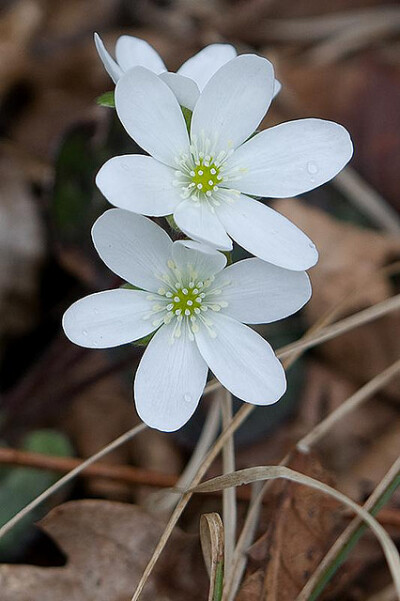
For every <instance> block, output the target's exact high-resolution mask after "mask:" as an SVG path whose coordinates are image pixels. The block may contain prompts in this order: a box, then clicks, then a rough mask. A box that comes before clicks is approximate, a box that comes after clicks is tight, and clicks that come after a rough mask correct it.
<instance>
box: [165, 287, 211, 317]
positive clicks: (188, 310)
mask: <svg viewBox="0 0 400 601" xmlns="http://www.w3.org/2000/svg"><path fill="white" fill-rule="evenodd" d="M201 294H202V293H201V292H200V290H199V289H198V288H182V289H180V290H177V291H176V292H175V294H174V297H173V298H171V305H172V308H171V309H170V310H171V311H172V312H173V313H175V315H182V316H190V315H195V314H198V313H199V312H200V306H201V302H202V296H200V295H201ZM203 296H204V295H203Z"/></svg>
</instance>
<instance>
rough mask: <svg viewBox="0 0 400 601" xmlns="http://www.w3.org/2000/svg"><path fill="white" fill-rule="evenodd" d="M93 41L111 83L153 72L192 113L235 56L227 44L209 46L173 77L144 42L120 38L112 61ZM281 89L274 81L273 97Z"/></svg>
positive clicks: (96, 37)
mask: <svg viewBox="0 0 400 601" xmlns="http://www.w3.org/2000/svg"><path fill="white" fill-rule="evenodd" d="M94 41H95V44H96V49H97V52H98V53H99V56H100V58H101V60H102V63H103V65H104V67H105V69H106V71H107V73H108V74H109V76H110V77H111V79H112V80H113V82H114V83H117V81H118V80H119V79H120V78H121V77H122V75H123V74H124V73H126V72H127V71H129V69H132V67H139V66H141V67H146V69H149V70H150V71H153V73H155V74H156V75H159V76H160V78H161V79H162V80H163V81H164V82H165V83H166V84H167V85H168V87H170V88H171V90H172V91H173V92H174V94H175V96H176V98H177V100H178V102H179V104H180V105H181V106H184V107H186V108H188V109H190V110H191V111H192V110H193V108H194V105H195V104H196V101H197V99H198V97H199V96H200V92H201V91H202V90H203V88H204V86H205V85H206V83H207V82H208V81H209V80H210V79H211V77H212V76H213V75H214V73H216V72H217V71H218V69H220V67H222V66H223V65H225V63H227V62H228V61H230V60H232V59H233V58H235V56H237V52H236V50H235V48H234V47H233V46H231V45H230V44H210V45H209V46H206V47H205V48H203V49H202V50H200V52H198V53H197V54H195V55H194V56H192V57H190V58H189V59H188V60H187V61H185V62H184V63H183V65H181V66H180V67H179V69H178V71H177V72H176V73H171V72H167V68H166V66H165V64H164V61H163V60H162V58H161V56H160V55H159V54H158V52H157V51H156V50H154V48H153V47H152V46H151V45H150V44H149V43H148V42H146V40H142V39H140V38H136V37H134V36H130V35H122V36H120V37H119V38H118V40H117V43H116V45H115V56H116V59H117V60H114V59H113V58H112V56H111V55H110V53H109V52H108V51H107V49H106V48H105V46H104V44H103V41H102V39H101V38H100V36H99V35H98V34H97V33H95V34H94ZM280 89H281V84H280V83H279V81H278V80H275V88H274V96H276V95H277V94H278V93H279V91H280Z"/></svg>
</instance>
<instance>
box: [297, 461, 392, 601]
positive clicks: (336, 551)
mask: <svg viewBox="0 0 400 601" xmlns="http://www.w3.org/2000/svg"><path fill="white" fill-rule="evenodd" d="M399 474H400V457H399V458H398V459H397V460H396V461H395V462H394V463H393V465H392V466H391V467H390V469H389V470H388V472H387V473H386V474H385V476H384V477H383V478H382V480H381V482H380V483H379V484H378V486H377V487H376V488H375V490H374V492H373V493H372V494H371V495H370V496H369V498H368V499H367V501H366V502H365V503H364V506H363V510H364V511H366V512H368V511H372V510H373V509H374V507H376V506H377V505H378V503H380V502H381V501H382V499H384V498H385V495H387V494H388V491H389V492H390V493H391V491H390V488H391V486H392V485H393V483H394V482H395V481H396V479H398V477H399ZM359 526H360V519H359V517H356V518H355V519H354V520H352V521H351V523H350V524H349V525H348V526H347V528H346V529H345V530H344V531H343V532H342V534H341V535H340V536H339V538H338V539H337V541H336V542H335V544H334V545H333V546H332V548H331V549H330V550H329V553H327V554H326V556H325V557H324V559H323V560H322V561H321V563H320V565H319V566H318V569H317V570H316V571H315V572H314V574H313V575H312V576H311V578H310V580H309V581H308V582H307V584H306V585H305V587H304V588H303V590H302V591H301V593H300V595H299V596H298V598H297V599H296V601H307V600H308V599H309V598H310V596H311V594H312V593H313V592H314V591H315V590H316V588H317V586H318V584H319V583H320V582H321V581H322V579H323V577H324V574H326V573H327V572H328V570H329V567H330V566H331V565H333V564H334V563H335V560H336V558H337V557H338V556H339V555H340V553H341V552H342V551H343V549H344V548H345V547H346V545H348V543H349V541H350V539H351V538H352V537H353V536H354V535H355V533H356V532H357V530H358V528H359ZM314 598H316V597H314Z"/></svg>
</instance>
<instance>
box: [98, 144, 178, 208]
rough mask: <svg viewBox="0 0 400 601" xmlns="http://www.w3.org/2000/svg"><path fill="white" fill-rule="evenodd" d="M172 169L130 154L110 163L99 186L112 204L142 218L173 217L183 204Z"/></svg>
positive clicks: (102, 169) (148, 158) (103, 169)
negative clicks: (175, 210) (148, 216)
mask: <svg viewBox="0 0 400 601" xmlns="http://www.w3.org/2000/svg"><path fill="white" fill-rule="evenodd" d="M174 178H175V175H174V170H173V169H171V167H167V165H164V164H163V163H160V162H159V161H156V160H155V159H153V158H152V157H148V156H144V155H141V154H136V155H135V154H131V155H124V156H119V157H114V158H112V159H110V160H109V161H107V163H105V164H104V165H103V166H102V168H101V169H100V171H99V172H98V174H97V177H96V184H97V185H98V187H99V189H100V190H101V192H102V193H103V194H104V196H105V197H106V198H107V200H108V201H109V202H111V204H113V205H114V206H116V207H119V208H121V209H127V210H128V211H133V212H134V213H140V214H142V215H155V216H160V215H170V214H171V213H172V212H173V211H174V209H175V207H176V206H177V205H178V204H179V203H180V202H182V199H181V198H180V196H179V194H178V192H177V190H176V188H175V187H174V186H173V183H172V182H173V181H174Z"/></svg>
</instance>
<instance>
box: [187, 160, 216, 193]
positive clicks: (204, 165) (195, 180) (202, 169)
mask: <svg viewBox="0 0 400 601" xmlns="http://www.w3.org/2000/svg"><path fill="white" fill-rule="evenodd" d="M199 163H200V164H199V165H196V166H195V167H194V169H193V170H192V171H191V172H190V176H191V178H192V184H194V186H195V187H196V188H197V190H199V191H201V192H203V194H206V196H211V194H212V192H213V191H214V192H216V191H217V190H218V184H220V183H221V181H222V176H221V175H220V169H219V167H217V166H216V165H215V163H214V162H212V160H211V162H209V161H205V160H203V159H200V161H199ZM194 186H192V188H193V187H194Z"/></svg>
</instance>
